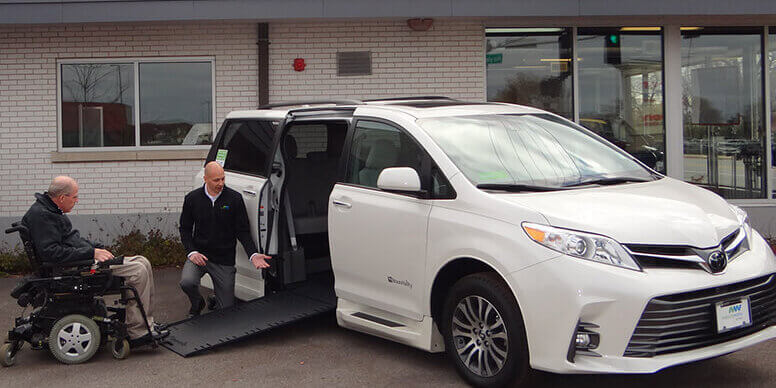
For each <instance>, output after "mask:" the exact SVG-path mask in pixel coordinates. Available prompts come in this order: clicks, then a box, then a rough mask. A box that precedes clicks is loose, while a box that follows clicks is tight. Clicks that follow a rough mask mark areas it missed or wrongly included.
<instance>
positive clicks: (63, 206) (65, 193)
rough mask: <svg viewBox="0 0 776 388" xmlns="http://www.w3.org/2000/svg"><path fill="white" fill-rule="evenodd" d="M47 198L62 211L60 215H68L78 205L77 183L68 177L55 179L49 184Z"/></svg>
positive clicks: (63, 176)
mask: <svg viewBox="0 0 776 388" xmlns="http://www.w3.org/2000/svg"><path fill="white" fill-rule="evenodd" d="M48 196H49V198H51V201H52V202H54V203H55V204H56V205H57V207H59V210H62V213H69V212H70V210H73V206H75V204H76V203H78V183H76V181H75V179H73V178H71V177H69V176H65V175H60V176H58V177H55V178H54V179H52V180H51V184H49V188H48Z"/></svg>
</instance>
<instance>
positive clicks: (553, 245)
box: [523, 222, 641, 271]
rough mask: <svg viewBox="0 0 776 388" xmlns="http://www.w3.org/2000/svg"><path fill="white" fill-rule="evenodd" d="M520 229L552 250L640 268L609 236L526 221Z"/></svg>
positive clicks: (581, 257) (587, 258) (623, 266)
mask: <svg viewBox="0 0 776 388" xmlns="http://www.w3.org/2000/svg"><path fill="white" fill-rule="evenodd" d="M523 230H524V231H525V233H526V234H528V237H530V238H531V240H534V241H536V242H537V243H539V244H542V245H544V246H545V247H547V248H550V249H552V250H554V251H558V252H560V253H563V254H566V255H569V256H573V257H577V258H580V259H585V260H590V261H596V262H599V263H604V264H610V265H614V266H617V267H622V268H627V269H632V270H634V271H641V267H639V265H638V264H637V263H636V261H635V260H633V257H631V255H630V254H628V252H626V251H625V248H623V246H622V245H620V243H618V242H617V241H614V240H612V239H611V238H609V237H605V236H601V235H597V234H591V233H584V232H577V231H574V230H568V229H561V228H554V227H551V226H546V225H539V224H532V223H529V222H524V223H523Z"/></svg>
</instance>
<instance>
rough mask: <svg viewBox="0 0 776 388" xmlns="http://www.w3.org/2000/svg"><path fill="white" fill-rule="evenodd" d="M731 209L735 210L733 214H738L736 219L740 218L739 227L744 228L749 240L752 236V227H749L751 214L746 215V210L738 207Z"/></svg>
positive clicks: (731, 206) (732, 206) (731, 207)
mask: <svg viewBox="0 0 776 388" xmlns="http://www.w3.org/2000/svg"><path fill="white" fill-rule="evenodd" d="M730 209H731V210H733V213H735V214H736V218H738V223H739V225H741V227H742V228H744V231H745V232H746V237H747V239H748V238H749V237H750V236H751V235H752V227H751V226H750V225H749V214H746V211H744V209H741V208H740V207H738V206H736V205H730Z"/></svg>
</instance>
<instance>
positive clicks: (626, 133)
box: [579, 117, 665, 172]
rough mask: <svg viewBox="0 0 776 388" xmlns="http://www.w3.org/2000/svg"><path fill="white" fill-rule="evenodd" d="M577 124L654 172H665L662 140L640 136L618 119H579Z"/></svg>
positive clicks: (626, 123) (625, 122)
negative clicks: (612, 144)
mask: <svg viewBox="0 0 776 388" xmlns="http://www.w3.org/2000/svg"><path fill="white" fill-rule="evenodd" d="M579 124H581V125H582V126H584V127H585V128H587V129H589V130H591V131H593V132H595V133H596V134H598V135H600V136H602V137H603V138H605V139H606V140H609V141H610V142H612V143H614V145H616V146H617V147H620V148H622V149H623V150H624V151H625V152H627V153H629V154H631V155H633V156H634V157H635V158H636V159H638V160H640V161H641V162H642V163H644V164H646V165H647V166H649V167H651V168H652V169H654V170H657V171H661V172H665V145H664V143H663V139H655V138H653V137H652V136H649V135H642V134H639V133H637V132H636V130H635V129H634V128H633V127H632V126H630V124H628V122H627V121H625V120H623V119H622V118H620V117H616V118H608V119H596V118H581V119H579Z"/></svg>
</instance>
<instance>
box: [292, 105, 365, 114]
mask: <svg viewBox="0 0 776 388" xmlns="http://www.w3.org/2000/svg"><path fill="white" fill-rule="evenodd" d="M355 110H356V108H355V107H353V106H328V107H313V108H296V109H291V110H289V111H288V113H286V117H288V116H317V115H321V116H322V115H329V114H333V113H351V114H352V113H353V111H355Z"/></svg>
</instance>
